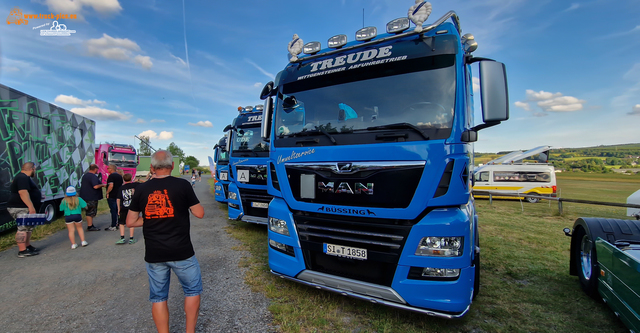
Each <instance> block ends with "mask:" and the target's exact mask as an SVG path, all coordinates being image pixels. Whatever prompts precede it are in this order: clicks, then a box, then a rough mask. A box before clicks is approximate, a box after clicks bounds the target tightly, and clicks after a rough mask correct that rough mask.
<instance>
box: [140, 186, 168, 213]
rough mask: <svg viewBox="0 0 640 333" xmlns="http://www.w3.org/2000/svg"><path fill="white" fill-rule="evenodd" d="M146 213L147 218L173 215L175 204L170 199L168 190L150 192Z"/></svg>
mask: <svg viewBox="0 0 640 333" xmlns="http://www.w3.org/2000/svg"><path fill="white" fill-rule="evenodd" d="M144 215H145V218H146V219H160V218H166V217H173V204H171V200H169V195H168V193H167V190H164V193H162V191H160V190H157V191H153V193H151V194H149V198H148V200H147V206H146V207H145V209H144Z"/></svg>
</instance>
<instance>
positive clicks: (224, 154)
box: [213, 135, 231, 203]
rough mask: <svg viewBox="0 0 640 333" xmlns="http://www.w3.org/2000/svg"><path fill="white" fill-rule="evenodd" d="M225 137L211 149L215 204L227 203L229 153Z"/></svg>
mask: <svg viewBox="0 0 640 333" xmlns="http://www.w3.org/2000/svg"><path fill="white" fill-rule="evenodd" d="M227 140H228V138H227V136H226V135H225V136H223V137H222V138H221V139H220V141H218V143H217V144H216V145H215V146H214V147H213V160H214V162H215V163H216V168H215V170H216V171H215V175H214V177H215V178H214V179H215V185H214V186H215V197H216V201H217V202H221V203H227V193H229V183H230V182H231V181H230V180H229V152H228V151H227Z"/></svg>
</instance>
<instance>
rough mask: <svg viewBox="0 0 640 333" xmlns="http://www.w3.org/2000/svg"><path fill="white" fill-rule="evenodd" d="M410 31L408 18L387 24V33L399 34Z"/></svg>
mask: <svg viewBox="0 0 640 333" xmlns="http://www.w3.org/2000/svg"><path fill="white" fill-rule="evenodd" d="M407 29H409V19H408V18H406V17H401V18H397V19H395V20H393V21H391V22H389V23H387V32H388V33H390V34H399V33H401V32H403V31H405V30H407Z"/></svg>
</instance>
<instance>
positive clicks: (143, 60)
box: [133, 55, 153, 69]
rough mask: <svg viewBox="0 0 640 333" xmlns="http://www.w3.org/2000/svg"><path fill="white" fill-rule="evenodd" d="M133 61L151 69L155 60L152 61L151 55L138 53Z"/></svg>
mask: <svg viewBox="0 0 640 333" xmlns="http://www.w3.org/2000/svg"><path fill="white" fill-rule="evenodd" d="M133 62H135V63H136V64H138V65H140V66H142V68H144V69H150V68H151V67H152V66H153V62H151V57H149V56H141V55H137V56H136V57H135V58H133Z"/></svg>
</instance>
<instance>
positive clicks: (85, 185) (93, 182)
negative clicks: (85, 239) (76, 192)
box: [80, 164, 106, 231]
mask: <svg viewBox="0 0 640 333" xmlns="http://www.w3.org/2000/svg"><path fill="white" fill-rule="evenodd" d="M98 170H99V168H98V166H97V165H95V164H91V165H90V166H89V171H87V173H85V174H84V175H82V180H81V181H80V198H82V200H84V201H85V202H86V203H87V209H86V211H85V215H86V217H87V231H98V230H100V228H96V227H95V226H94V225H93V218H94V217H95V216H96V215H97V214H98V201H100V200H102V188H103V187H105V186H106V185H104V184H102V182H101V181H100V179H99V178H98V175H97V174H98Z"/></svg>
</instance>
